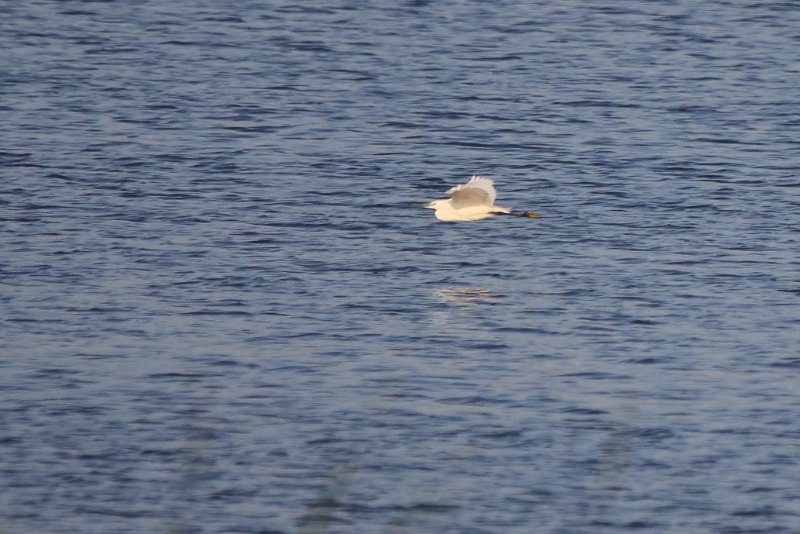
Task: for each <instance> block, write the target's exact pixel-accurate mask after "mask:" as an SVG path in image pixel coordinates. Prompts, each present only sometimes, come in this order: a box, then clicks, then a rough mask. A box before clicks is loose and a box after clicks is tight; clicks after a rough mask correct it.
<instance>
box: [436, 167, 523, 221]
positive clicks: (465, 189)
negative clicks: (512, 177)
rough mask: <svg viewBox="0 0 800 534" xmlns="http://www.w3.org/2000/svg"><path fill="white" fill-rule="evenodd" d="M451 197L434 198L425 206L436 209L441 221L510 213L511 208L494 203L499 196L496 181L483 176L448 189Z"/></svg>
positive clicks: (470, 219)
mask: <svg viewBox="0 0 800 534" xmlns="http://www.w3.org/2000/svg"><path fill="white" fill-rule="evenodd" d="M447 194H448V195H450V198H443V199H439V200H434V201H433V202H430V203H428V204H427V205H426V206H425V207H426V208H431V209H435V210H436V212H435V215H436V218H437V219H439V220H440V221H477V220H480V219H485V218H487V217H492V216H493V215H495V214H497V213H510V212H511V210H510V209H509V208H502V207H500V206H495V205H494V200H495V197H496V196H497V195H496V193H495V189H494V182H493V181H492V180H490V179H489V178H484V177H482V176H473V177H472V178H470V180H469V182H467V183H465V184H459V185H457V186H455V187H452V188H450V190H449V191H447Z"/></svg>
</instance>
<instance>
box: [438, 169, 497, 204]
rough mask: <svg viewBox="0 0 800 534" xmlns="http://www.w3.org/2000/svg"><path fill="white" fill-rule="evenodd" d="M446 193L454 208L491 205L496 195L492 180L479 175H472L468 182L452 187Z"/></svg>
mask: <svg viewBox="0 0 800 534" xmlns="http://www.w3.org/2000/svg"><path fill="white" fill-rule="evenodd" d="M447 194H448V195H450V198H451V203H452V205H453V208H455V209H462V208H469V207H473V206H482V205H483V206H491V205H492V204H494V199H495V196H496V193H495V190H494V182H493V181H492V180H490V179H489V178H483V177H481V176H473V177H472V178H470V180H469V182H467V183H465V184H460V185H457V186H455V187H453V188H452V189H450V191H448V192H447Z"/></svg>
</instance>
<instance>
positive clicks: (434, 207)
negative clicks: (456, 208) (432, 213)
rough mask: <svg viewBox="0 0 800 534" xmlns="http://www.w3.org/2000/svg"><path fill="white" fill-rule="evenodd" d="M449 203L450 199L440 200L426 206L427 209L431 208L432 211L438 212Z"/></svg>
mask: <svg viewBox="0 0 800 534" xmlns="http://www.w3.org/2000/svg"><path fill="white" fill-rule="evenodd" d="M447 201H448V199H446V198H440V199H439V200H434V201H432V202H428V203H427V204H425V207H426V208H430V209H432V210H438V209H439V208H441V207H442V206H444V205H445V203H446V202H447Z"/></svg>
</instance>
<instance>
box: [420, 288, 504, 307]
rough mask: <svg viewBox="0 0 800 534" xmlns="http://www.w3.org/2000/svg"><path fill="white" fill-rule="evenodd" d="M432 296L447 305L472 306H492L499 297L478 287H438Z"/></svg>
mask: <svg viewBox="0 0 800 534" xmlns="http://www.w3.org/2000/svg"><path fill="white" fill-rule="evenodd" d="M433 296H434V297H436V298H437V299H438V300H440V301H441V302H444V303H448V304H460V305H473V304H493V303H495V302H496V301H497V300H498V299H499V298H500V296H499V295H497V294H495V293H493V292H492V291H490V290H488V289H483V288H478V287H440V288H437V289H435V290H434V291H433Z"/></svg>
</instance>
